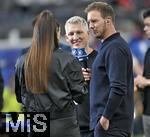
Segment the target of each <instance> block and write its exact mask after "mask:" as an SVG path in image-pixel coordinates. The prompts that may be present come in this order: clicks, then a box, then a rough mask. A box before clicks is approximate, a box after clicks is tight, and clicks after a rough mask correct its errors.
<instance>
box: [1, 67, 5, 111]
mask: <svg viewBox="0 0 150 137" xmlns="http://www.w3.org/2000/svg"><path fill="white" fill-rule="evenodd" d="M3 90H4V82H3V77H2V74H1V69H0V111H1V109H2V107H3Z"/></svg>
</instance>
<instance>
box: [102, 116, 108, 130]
mask: <svg viewBox="0 0 150 137" xmlns="http://www.w3.org/2000/svg"><path fill="white" fill-rule="evenodd" d="M100 125H101V126H102V127H103V129H104V130H108V128H109V120H108V119H107V118H105V117H104V116H102V117H101V119H100Z"/></svg>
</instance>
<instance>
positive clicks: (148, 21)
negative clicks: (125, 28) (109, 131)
mask: <svg viewBox="0 0 150 137" xmlns="http://www.w3.org/2000/svg"><path fill="white" fill-rule="evenodd" d="M143 20H144V31H145V33H146V35H147V37H148V39H149V40H150V9H147V10H145V11H144V12H143ZM135 86H137V87H138V88H140V89H143V95H144V96H143V108H144V109H143V127H144V135H145V137H149V135H150V130H149V129H150V48H149V49H148V50H147V52H146V55H145V60H144V72H143V76H142V75H138V76H137V77H136V78H135ZM135 89H136V88H135Z"/></svg>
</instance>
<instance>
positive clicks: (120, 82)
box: [85, 2, 134, 137]
mask: <svg viewBox="0 0 150 137" xmlns="http://www.w3.org/2000/svg"><path fill="white" fill-rule="evenodd" d="M85 12H86V13H87V21H88V24H89V28H90V31H91V32H92V34H93V35H94V37H96V38H99V39H101V42H102V43H101V47H100V49H99V52H98V55H97V57H96V59H95V61H94V63H93V66H92V78H91V84H90V107H91V108H90V113H91V121H90V122H91V123H90V126H91V128H92V129H94V137H130V136H131V133H132V125H133V113H134V102H133V101H134V100H133V87H134V84H133V83H134V82H133V70H132V56H131V52H130V50H129V48H128V44H127V43H126V42H125V40H124V39H123V38H122V37H121V36H120V33H118V32H117V31H116V29H115V25H114V22H115V13H114V11H113V8H112V7H111V6H110V5H109V4H107V3H105V2H93V3H91V4H89V5H88V7H87V8H86V9H85Z"/></svg>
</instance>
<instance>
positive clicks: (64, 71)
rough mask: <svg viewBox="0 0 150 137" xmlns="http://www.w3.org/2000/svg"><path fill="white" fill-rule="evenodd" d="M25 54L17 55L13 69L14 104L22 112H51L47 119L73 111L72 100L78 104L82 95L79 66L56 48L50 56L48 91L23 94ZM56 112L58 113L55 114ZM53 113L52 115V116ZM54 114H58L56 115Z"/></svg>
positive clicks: (84, 89) (83, 90)
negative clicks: (22, 107) (20, 106)
mask: <svg viewBox="0 0 150 137" xmlns="http://www.w3.org/2000/svg"><path fill="white" fill-rule="evenodd" d="M25 57H26V54H24V55H23V56H21V57H20V58H19V59H18V60H17V63H16V67H15V93H16V98H17V101H18V102H20V103H22V104H23V106H24V110H25V111H29V112H51V113H52V114H51V118H52V119H53V118H54V119H55V118H57V117H60V116H61V117H63V116H64V117H65V116H66V112H67V114H69V113H70V115H72V113H73V111H72V110H74V101H76V102H77V103H81V102H82V101H83V97H84V94H86V93H87V90H86V88H85V87H84V77H83V74H82V70H81V66H80V64H79V63H78V61H77V60H76V58H74V57H73V56H72V55H71V54H69V53H67V52H65V51H63V50H61V49H57V50H55V51H54V53H53V56H52V62H51V66H50V68H51V69H50V71H49V74H50V80H49V82H48V91H47V92H46V93H43V94H33V93H31V92H30V91H27V89H26V86H25V80H24V62H25ZM57 112H58V113H57ZM53 113H54V114H53ZM57 114H58V115H57Z"/></svg>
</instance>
